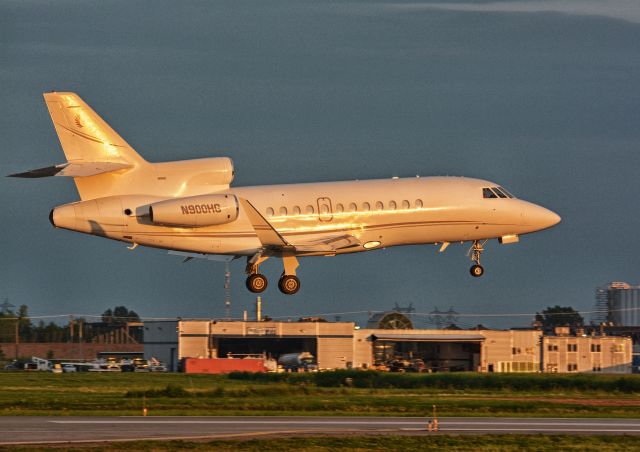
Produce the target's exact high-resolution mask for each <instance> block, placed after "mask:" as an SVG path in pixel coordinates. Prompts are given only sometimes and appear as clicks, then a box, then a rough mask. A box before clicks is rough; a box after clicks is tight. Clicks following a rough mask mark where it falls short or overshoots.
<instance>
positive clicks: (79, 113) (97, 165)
mask: <svg viewBox="0 0 640 452" xmlns="http://www.w3.org/2000/svg"><path fill="white" fill-rule="evenodd" d="M44 100H45V102H46V104H47V108H48V109H49V114H50V115H51V120H52V121H53V125H54V127H55V129H56V133H57V134H58V138H59V139H60V144H61V145H62V150H63V151H64V155H65V156H66V157H67V162H68V164H65V165H60V166H61V167H64V168H65V169H64V170H63V171H61V172H59V173H58V174H56V175H62V176H71V177H73V180H74V182H75V184H76V188H77V189H78V194H79V195H80V199H82V200H86V199H95V198H99V197H104V196H111V195H121V194H126V193H129V192H130V191H131V190H132V189H134V187H135V186H136V180H137V179H139V178H140V176H142V175H143V174H146V173H148V172H149V171H148V169H149V164H148V163H147V162H146V161H145V160H144V159H143V158H142V157H140V155H139V154H138V153H137V152H136V151H134V150H133V148H132V147H131V146H129V144H128V143H127V142H126V141H124V139H123V138H122V137H121V136H120V135H118V133H117V132H116V131H115V130H113V129H112V128H111V126H109V124H107V123H106V122H105V121H104V120H103V119H102V118H101V117H100V116H98V114H97V113H96V112H95V111H93V110H92V109H91V107H89V106H88V105H87V104H86V103H85V102H84V101H83V100H82V99H81V98H80V96H78V95H77V94H75V93H56V92H53V93H45V94H44ZM60 166H59V167H60Z"/></svg>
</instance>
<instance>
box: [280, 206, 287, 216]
mask: <svg viewBox="0 0 640 452" xmlns="http://www.w3.org/2000/svg"><path fill="white" fill-rule="evenodd" d="M286 215H287V208H286V207H284V206H282V207H280V216H282V217H284V216H286Z"/></svg>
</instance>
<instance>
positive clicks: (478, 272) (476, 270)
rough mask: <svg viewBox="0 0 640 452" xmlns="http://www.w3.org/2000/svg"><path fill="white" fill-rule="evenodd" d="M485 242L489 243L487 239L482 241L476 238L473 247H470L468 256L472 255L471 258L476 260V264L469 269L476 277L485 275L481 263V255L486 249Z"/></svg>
mask: <svg viewBox="0 0 640 452" xmlns="http://www.w3.org/2000/svg"><path fill="white" fill-rule="evenodd" d="M485 243H487V240H483V241H482V242H480V241H479V240H474V241H473V244H472V245H471V248H469V252H468V253H467V256H469V257H471V260H472V261H473V262H475V264H474V265H472V266H471V268H470V269H469V273H471V276H473V277H474V278H479V277H481V276H482V275H484V267H482V265H480V256H481V255H482V252H483V251H484V245H485Z"/></svg>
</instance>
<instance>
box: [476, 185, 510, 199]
mask: <svg viewBox="0 0 640 452" xmlns="http://www.w3.org/2000/svg"><path fill="white" fill-rule="evenodd" d="M482 197H483V198H485V199H490V198H514V196H513V195H512V194H511V193H509V192H508V191H507V190H505V189H504V188H502V187H490V188H489V187H485V188H483V189H482Z"/></svg>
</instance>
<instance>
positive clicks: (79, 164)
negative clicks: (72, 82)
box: [12, 92, 560, 294]
mask: <svg viewBox="0 0 640 452" xmlns="http://www.w3.org/2000/svg"><path fill="white" fill-rule="evenodd" d="M44 98H45V102H46V104H47V108H48V109H49V113H50V114H51V119H52V120H53V124H54V126H55V129H56V132H57V134H58V137H59V139H60V143H61V144H62V149H63V151H64V154H65V156H66V158H67V162H66V163H63V164H60V165H55V166H51V167H47V168H40V169H36V170H32V171H28V172H25V173H19V174H13V175H12V176H15V177H45V176H67V177H72V178H73V180H74V182H75V184H76V187H77V189H78V193H79V195H80V201H78V202H74V203H71V204H64V205H62V206H59V207H56V208H54V209H53V210H52V211H51V214H50V215H49V219H50V220H51V223H52V224H53V225H54V226H56V227H59V228H65V229H70V230H72V231H78V232H84V233H87V234H92V235H97V236H100V237H106V238H109V239H113V240H119V241H122V242H127V243H130V244H131V246H130V248H135V247H136V246H138V245H143V246H150V247H155V248H164V249H168V250H171V252H172V253H173V254H181V255H183V256H185V257H186V258H187V259H189V258H192V257H204V258H211V259H216V258H220V259H226V260H230V259H233V258H238V257H241V256H246V258H247V268H246V270H247V274H248V275H249V276H248V278H247V288H248V289H249V290H250V291H251V292H254V293H260V292H262V291H264V290H265V289H266V287H267V279H266V278H265V276H264V275H262V274H260V271H259V270H260V265H261V264H263V263H264V261H266V260H267V259H268V258H270V257H279V258H281V259H282V260H283V264H284V271H283V273H282V276H281V278H280V280H279V282H278V288H279V289H280V291H282V292H283V293H285V294H294V293H296V292H298V290H299V289H300V280H299V279H298V278H297V277H296V268H297V267H298V261H297V257H299V256H334V255H337V254H344V253H356V252H360V251H368V250H374V249H378V248H385V247H390V246H398V245H418V244H437V245H440V251H441V252H443V251H444V250H445V249H446V248H447V246H448V245H449V243H452V242H471V247H470V250H469V257H470V258H471V260H472V261H473V263H474V265H473V266H472V267H471V270H470V271H471V275H473V276H475V277H479V276H482V274H483V273H484V269H483V267H482V266H481V265H480V256H481V254H482V252H483V251H484V245H485V243H486V242H487V240H489V239H498V240H499V242H500V243H503V244H506V243H514V242H517V241H518V240H519V236H520V235H522V234H527V233H531V232H536V231H540V230H542V229H546V228H549V227H551V226H553V225H555V224H557V223H558V222H559V221H560V217H559V216H558V215H557V214H555V213H554V212H551V211H550V210H547V209H545V208H544V207H541V206H538V205H536V204H532V203H530V202H527V201H523V200H521V199H516V198H515V197H514V196H513V195H512V194H511V193H509V192H508V191H507V190H505V189H504V188H502V187H501V186H499V185H498V184H496V183H493V182H488V181H485V180H479V179H469V178H463V177H416V178H407V179H404V178H403V179H400V178H396V177H394V178H391V179H379V180H365V181H345V182H322V183H308V184H288V185H264V186H255V187H233V188H232V187H230V184H231V181H232V180H233V176H234V169H233V163H232V161H231V159H229V158H227V157H212V158H203V159H196V160H180V161H175V162H165V163H149V162H147V161H146V160H144V159H143V158H142V157H140V155H138V154H137V153H136V152H135V151H134V150H133V148H132V147H131V146H129V144H127V142H126V141H124V140H123V139H122V138H121V137H120V135H118V134H117V133H116V132H115V131H114V130H113V129H112V128H111V127H110V126H109V125H108V124H107V123H106V122H105V121H104V120H103V119H102V118H100V116H98V115H97V114H96V113H95V112H94V111H93V110H92V109H91V108H90V107H89V106H88V105H87V104H85V103H84V102H83V101H82V99H80V97H79V96H78V95H77V94H74V93H58V92H52V93H46V94H45V95H44Z"/></svg>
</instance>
